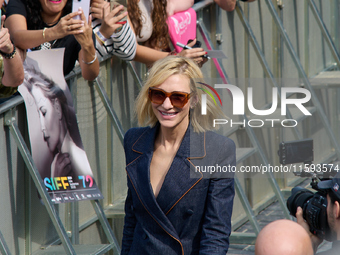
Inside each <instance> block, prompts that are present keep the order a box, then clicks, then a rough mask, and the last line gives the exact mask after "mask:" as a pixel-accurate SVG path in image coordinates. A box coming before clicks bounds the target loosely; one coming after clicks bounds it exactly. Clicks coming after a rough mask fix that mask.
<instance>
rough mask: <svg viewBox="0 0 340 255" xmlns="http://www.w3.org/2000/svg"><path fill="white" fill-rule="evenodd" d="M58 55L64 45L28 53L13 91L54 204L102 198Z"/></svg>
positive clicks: (33, 155)
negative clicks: (22, 109) (19, 100)
mask: <svg viewBox="0 0 340 255" xmlns="http://www.w3.org/2000/svg"><path fill="white" fill-rule="evenodd" d="M63 56H64V49H51V50H43V51H34V52H29V53H27V58H26V60H25V63H24V69H25V80H24V83H23V84H22V85H21V86H19V89H18V90H19V92H20V93H21V95H22V97H23V98H24V101H25V106H26V111H27V120H28V130H29V135H30V142H31V152H32V157H33V160H34V163H35V165H36V167H37V169H38V171H39V173H40V175H41V178H42V180H43V182H44V184H45V188H46V190H47V191H48V193H49V194H50V196H51V199H52V201H53V202H54V203H66V202H72V201H79V200H88V199H101V198H103V196H102V194H101V192H100V190H99V189H98V187H97V185H96V182H95V180H94V178H93V173H92V170H91V166H90V164H89V161H88V159H87V156H86V152H85V150H84V148H83V144H82V141H81V138H80V134H79V129H78V125H77V120H76V115H75V111H74V107H73V103H72V97H71V93H70V91H69V89H68V86H67V84H66V82H65V79H64V75H63ZM51 60H53V61H51Z"/></svg>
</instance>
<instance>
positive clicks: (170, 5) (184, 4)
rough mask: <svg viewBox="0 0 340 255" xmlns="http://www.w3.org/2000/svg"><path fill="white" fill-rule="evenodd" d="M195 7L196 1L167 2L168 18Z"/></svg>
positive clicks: (169, 0)
mask: <svg viewBox="0 0 340 255" xmlns="http://www.w3.org/2000/svg"><path fill="white" fill-rule="evenodd" d="M193 5H194V0H185V1H183V0H167V4H166V13H167V15H168V17H170V16H171V15H174V14H175V13H177V12H182V11H186V10H188V9H189V8H191V7H192V6H193Z"/></svg>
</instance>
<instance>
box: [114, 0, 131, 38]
mask: <svg viewBox="0 0 340 255" xmlns="http://www.w3.org/2000/svg"><path fill="white" fill-rule="evenodd" d="M110 4H111V10H113V9H114V8H116V7H118V6H120V5H123V6H124V9H122V10H121V11H120V12H118V13H117V15H116V16H118V15H120V14H122V13H124V12H126V11H127V9H126V0H111V1H110ZM126 22H127V16H125V17H124V18H122V19H121V20H119V21H118V22H116V24H121V25H124V24H125V23H126ZM120 29H121V28H119V29H117V30H116V31H115V32H119V31H120Z"/></svg>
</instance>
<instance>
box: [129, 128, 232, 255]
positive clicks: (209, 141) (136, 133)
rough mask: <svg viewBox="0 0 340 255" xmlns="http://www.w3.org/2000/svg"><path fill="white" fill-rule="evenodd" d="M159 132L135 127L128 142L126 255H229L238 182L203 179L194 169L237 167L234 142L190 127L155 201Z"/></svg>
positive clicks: (226, 179)
mask: <svg viewBox="0 0 340 255" xmlns="http://www.w3.org/2000/svg"><path fill="white" fill-rule="evenodd" d="M157 130H158V126H156V127H154V128H149V127H146V128H133V129H130V130H129V131H128V132H127V133H126V135H125V138H124V149H125V155H126V164H127V166H126V172H127V176H128V178H127V179H128V195H127V198H126V203H125V214H126V215H125V225H124V232H123V244H122V255H124V254H138V255H143V254H149V255H160V254H165V255H168V254H169V255H171V254H185V255H187V254H188V255H189V254H207V255H208V254H209V255H214V254H221V255H225V254H226V252H227V250H228V246H229V235H230V232H231V213H232V207H233V199H234V194H235V192H234V179H233V178H221V179H217V178H215V179H212V178H203V174H202V173H200V172H198V171H197V170H196V168H195V166H203V165H208V164H211V165H216V164H217V163H218V164H219V165H220V166H222V165H225V166H227V165H232V166H235V144H234V142H233V141H232V140H230V139H229V138H226V137H224V136H220V135H217V134H216V133H214V132H210V131H209V132H206V133H199V134H198V133H195V132H193V131H192V129H191V128H188V130H187V132H186V134H185V136H184V138H183V141H182V143H181V145H180V148H179V149H178V151H177V154H176V156H175V158H174V160H173V162H172V164H171V167H170V169H169V171H168V173H167V175H166V177H165V179H164V183H163V185H162V187H161V190H160V191H159V194H158V196H157V198H155V196H154V194H153V190H152V187H151V184H150V172H149V168H150V163H151V159H152V155H153V150H154V141H155V137H156V134H157ZM190 141H191V142H190Z"/></svg>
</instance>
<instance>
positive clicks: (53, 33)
mask: <svg viewBox="0 0 340 255" xmlns="http://www.w3.org/2000/svg"><path fill="white" fill-rule="evenodd" d="M82 13H83V11H81V10H79V11H77V12H72V13H70V14H68V15H66V16H64V17H62V18H61V19H60V21H59V22H58V24H57V25H55V26H54V27H51V28H47V29H46V31H45V37H46V40H47V41H52V40H55V39H60V38H63V37H65V36H67V35H78V34H82V33H83V32H84V31H83V29H82V28H83V26H84V24H85V22H84V20H83V19H80V20H79V19H74V18H75V17H76V16H77V15H80V16H81V15H82Z"/></svg>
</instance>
